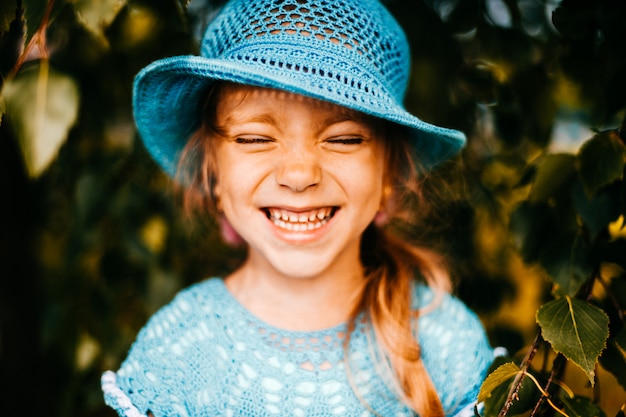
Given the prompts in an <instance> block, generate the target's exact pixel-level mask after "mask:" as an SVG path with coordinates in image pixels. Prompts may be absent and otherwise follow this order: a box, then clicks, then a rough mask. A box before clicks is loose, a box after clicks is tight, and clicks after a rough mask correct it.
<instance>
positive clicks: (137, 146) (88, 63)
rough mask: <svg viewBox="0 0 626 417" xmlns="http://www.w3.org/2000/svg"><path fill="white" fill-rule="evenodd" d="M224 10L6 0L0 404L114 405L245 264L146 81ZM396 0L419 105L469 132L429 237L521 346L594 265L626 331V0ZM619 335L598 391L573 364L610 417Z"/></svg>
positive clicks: (393, 5)
mask: <svg viewBox="0 0 626 417" xmlns="http://www.w3.org/2000/svg"><path fill="white" fill-rule="evenodd" d="M222 3H223V2H222V1H218V0H213V1H211V0H193V1H191V2H188V1H185V0H72V1H68V0H56V1H54V2H52V1H46V0H2V4H1V5H0V74H1V75H2V79H1V80H0V82H1V83H2V84H1V85H0V88H2V90H1V94H2V96H1V97H0V114H1V115H2V119H1V124H0V170H1V173H0V182H1V189H2V190H3V192H2V194H3V195H4V196H5V197H3V199H2V200H3V203H2V204H1V208H0V213H1V215H0V221H1V222H2V225H1V227H0V230H1V232H0V260H1V262H2V270H3V272H2V273H1V276H2V278H1V280H0V377H1V379H2V381H3V383H2V385H3V389H2V390H0V398H1V400H0V404H1V405H0V414H2V415H29V416H30V415H33V416H34V415H47V416H77V417H79V416H84V417H86V416H112V415H113V412H112V411H111V410H108V409H107V408H106V407H105V406H104V404H103V402H102V397H101V394H100V389H99V377H100V374H101V373H102V372H103V371H104V370H106V369H116V368H117V367H118V366H119V364H120V361H121V360H122V359H123V358H124V356H125V354H126V351H127V349H128V347H129V345H130V343H132V341H133V340H134V337H135V335H136V333H137V331H138V330H139V328H140V327H141V326H142V325H143V324H144V323H145V321H146V319H147V318H148V317H149V316H150V315H151V314H152V313H153V312H154V311H155V310H156V309H157V308H159V307H160V306H161V305H163V304H164V303H166V302H167V301H169V300H170V299H171V297H172V296H173V295H174V293H175V292H176V291H178V290H179V289H181V288H183V287H185V286H187V285H189V284H191V283H193V282H196V281H198V280H201V279H202V278H204V277H206V276H211V275H223V274H224V273H225V272H226V271H228V270H230V269H231V268H232V267H233V266H234V265H236V264H237V262H238V261H239V259H240V257H241V253H240V252H239V251H236V250H233V249H231V248H228V247H226V246H224V245H223V244H222V243H221V242H220V238H219V236H218V233H217V232H216V228H215V226H214V225H213V224H211V223H210V221H207V222H206V224H201V225H195V224H194V226H193V227H191V225H190V224H189V223H188V222H186V221H185V220H184V219H182V218H181V215H180V211H179V209H178V201H177V199H176V197H175V196H174V194H173V193H172V192H171V187H170V185H171V184H170V183H169V180H168V179H167V178H166V177H165V175H164V174H163V173H161V172H160V171H159V169H158V168H157V167H156V165H155V164H154V163H153V162H152V161H151V159H150V158H149V157H148V156H147V153H146V151H145V150H144V148H143V147H142V145H141V142H140V140H139V139H138V138H137V136H136V132H135V129H134V126H133V121H132V114H131V105H130V102H131V88H132V80H133V77H134V75H135V74H136V73H137V72H138V71H139V70H140V69H141V68H142V67H143V66H145V65H147V64H148V63H150V62H151V61H153V60H155V59H158V58H161V57H165V56H171V55H178V54H187V53H196V51H197V50H198V42H199V38H200V36H201V34H202V28H203V27H204V26H205V25H206V22H207V21H208V20H209V19H210V17H211V15H212V14H213V13H215V11H216V10H218V9H219V7H220V6H221V4H222ZM386 4H387V6H388V7H389V9H390V10H391V11H392V12H393V13H394V14H395V16H396V17H397V18H398V19H399V21H400V22H401V24H402V25H403V27H404V28H405V29H406V31H407V34H408V37H409V39H410V42H411V44H412V54H413V62H412V83H411V86H410V91H409V94H408V97H407V102H406V104H407V107H408V108H409V109H410V110H412V111H413V112H414V113H415V114H418V115H420V117H421V118H423V119H424V120H427V121H430V122H433V123H436V124H441V125H446V126H451V127H456V128H458V129H461V130H463V131H464V132H466V133H467V135H468V139H469V143H468V147H467V148H466V149H465V150H464V152H463V154H462V155H461V156H460V157H459V158H457V159H456V160H454V161H452V162H451V163H449V164H446V165H445V166H443V167H441V168H440V169H439V170H438V171H437V173H436V174H435V176H436V177H437V178H438V179H440V180H441V179H443V180H444V181H445V182H446V183H447V184H448V186H447V188H446V190H447V192H445V193H443V192H439V193H438V194H439V198H440V199H441V201H439V200H438V204H439V206H438V210H437V213H436V216H434V217H433V219H434V220H436V222H437V223H436V224H437V227H433V228H429V229H427V230H425V231H420V238H421V239H428V241H429V242H431V243H432V244H433V245H435V246H436V247H441V248H442V250H443V251H444V253H445V255H447V256H448V258H449V259H450V260H451V261H450V265H451V270H452V273H453V276H454V278H455V281H456V283H457V293H458V295H459V296H460V297H461V298H462V299H463V300H465V301H466V302H467V303H468V304H469V305H470V307H471V308H473V309H474V310H475V311H477V312H478V313H479V314H480V315H481V318H482V319H483V321H484V323H485V325H486V327H487V329H488V332H489V336H490V338H491V340H492V343H493V345H496V346H504V347H506V348H507V349H508V350H509V352H510V353H511V355H518V354H520V353H521V354H522V355H523V353H524V352H525V349H526V348H525V347H526V346H528V345H530V344H531V343H532V341H533V339H534V338H535V335H536V334H537V330H538V328H537V322H536V319H535V311H536V310H537V309H538V308H539V306H541V305H542V304H543V303H544V302H545V301H546V300H549V299H551V298H552V297H554V294H555V288H557V289H558V290H559V291H561V293H568V291H569V290H568V287H569V286H573V288H574V290H573V291H569V292H571V293H576V292H578V289H579V288H580V287H581V285H582V284H581V283H584V282H587V281H586V279H587V276H590V274H592V273H595V274H596V276H598V277H600V278H602V277H604V280H602V279H601V280H599V281H597V282H601V283H603V284H604V289H605V292H604V293H603V294H604V295H597V294H596V298H597V299H598V300H599V301H598V303H599V304H600V303H601V302H602V300H606V298H607V297H606V294H610V298H611V301H612V305H613V307H615V306H617V307H615V308H614V310H615V311H614V314H613V315H614V316H616V317H617V319H615V320H613V321H611V323H612V324H611V334H612V335H613V334H623V328H624V326H623V315H624V306H626V284H625V283H624V281H625V279H626V278H625V277H624V270H625V269H626V265H625V262H626V244H624V242H625V241H626V233H625V231H624V230H625V229H624V227H623V226H624V215H625V214H626V186H625V185H624V175H623V166H624V158H625V155H626V153H624V137H625V136H626V135H625V134H624V131H625V129H626V128H625V127H624V118H625V109H626V45H625V43H626V24H624V22H625V21H626V2H624V1H622V0H597V1H591V0H563V1H557V0H388V1H386ZM620 127H621V129H622V130H621V131H620V130H619V129H620ZM591 138H594V139H595V140H594V141H592V143H593V144H595V145H592V146H587V149H588V151H587V152H583V151H582V149H583V148H584V147H582V144H583V143H585V142H586V141H588V140H589V139H591ZM589 149H591V150H589ZM620 164H621V165H620ZM576 173H578V174H576ZM581 173H582V174H581ZM577 175H578V176H577ZM580 178H582V180H579V179H580ZM581 184H582V185H581ZM564 187H565V188H564ZM576 187H583V188H584V189H583V188H580V190H582V191H576V190H577V189H578V188H576ZM563 190H566V191H563ZM571 190H574V191H571ZM444 194H445V195H444ZM581 196H582V197H581ZM598 196H599V197H598ZM596 197H598V198H596ZM572 207H573V208H572ZM511 219H513V221H511ZM568 222H569V223H568ZM572 225H573V226H572ZM581 236H582V237H581ZM579 238H580V239H579ZM573 242H586V246H583V247H582V249H581V246H580V245H579V244H578V243H575V244H574V245H573ZM442 243H443V245H442ZM578 255H580V256H578ZM594 268H595V269H594ZM580 276H582V278H581V277H580ZM574 278H576V280H575V284H576V285H573V284H572V281H571V279H574ZM557 292H558V291H557ZM591 298H592V297H591V291H590V292H589V297H588V299H591ZM619 306H622V307H621V310H620V307H619ZM609 315H611V314H609ZM620 332H622V333H620ZM616 340H618V341H619V340H622V343H623V338H622V339H619V338H618V339H616ZM615 346H618V347H619V346H621V349H622V350H621V351H620V350H619V349H618V350H617V351H616V352H617V362H611V363H610V364H609V365H606V363H605V365H606V366H605V368H607V369H608V371H609V372H607V371H606V370H603V369H602V368H598V372H597V374H596V378H597V381H596V385H595V386H594V387H593V388H592V387H591V386H590V383H589V382H590V381H589V380H588V378H587V377H586V376H585V374H584V373H583V372H582V371H581V370H579V369H577V368H576V367H575V366H569V367H568V368H567V369H566V371H565V374H564V378H565V380H566V383H567V384H568V385H569V386H570V387H571V388H572V389H573V390H575V391H576V392H579V393H581V394H583V395H586V396H588V397H591V398H593V400H594V401H595V403H597V404H598V405H599V407H600V408H601V409H602V410H603V411H604V412H605V413H606V415H609V416H614V415H616V414H617V413H618V412H619V410H620V407H623V405H624V404H625V403H626V393H624V390H623V387H624V385H625V384H626V383H625V382H624V379H626V365H622V362H623V363H624V364H626V359H625V358H626V353H625V352H624V350H623V349H625V348H624V345H623V344H622V345H620V344H619V343H617V344H616V345H615ZM542 352H543V356H544V357H548V356H549V355H550V353H549V352H548V351H547V350H546V351H542ZM620 354H621V355H622V358H621V362H620V359H619V355H620ZM539 356H542V353H541V352H540V354H539ZM622 371H623V372H624V373H623V374H622V373H621V372H622ZM594 415H595V414H594Z"/></svg>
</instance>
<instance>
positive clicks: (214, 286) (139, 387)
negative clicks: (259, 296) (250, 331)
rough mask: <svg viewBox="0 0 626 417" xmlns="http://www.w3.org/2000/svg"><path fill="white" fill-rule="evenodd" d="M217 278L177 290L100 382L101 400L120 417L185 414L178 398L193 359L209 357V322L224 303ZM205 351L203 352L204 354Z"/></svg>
mask: <svg viewBox="0 0 626 417" xmlns="http://www.w3.org/2000/svg"><path fill="white" fill-rule="evenodd" d="M224 289H225V288H224V287H223V282H222V281H221V280H219V279H216V278H215V279H208V280H206V281H203V282H200V283H198V284H194V285H192V286H190V287H188V288H186V289H184V290H182V291H180V292H179V293H178V294H177V295H176V296H175V297H174V299H173V300H172V301H171V302H170V303H168V304H167V305H165V306H164V307H162V308H161V309H159V310H158V311H157V312H156V313H155V314H154V315H152V317H151V318H150V319H149V320H148V322H147V323H146V325H145V326H144V327H143V328H142V329H141V331H140V332H139V334H138V336H137V338H136V340H135V342H134V343H133V345H132V346H131V348H130V351H129V353H128V356H127V357H126V359H125V360H124V362H123V363H122V365H121V367H120V369H119V370H118V371H117V372H116V373H113V372H107V373H105V374H104V375H103V378H102V389H103V392H104V394H105V401H106V402H107V404H109V405H110V406H111V407H113V408H114V409H115V410H117V411H118V413H119V415H124V416H139V415H146V414H147V411H148V410H151V411H152V412H153V414H154V415H184V413H183V410H184V409H185V404H184V403H183V402H181V401H182V400H181V401H179V400H180V399H182V398H184V392H185V390H186V389H187V388H188V386H189V385H193V384H194V383H196V382H197V381H196V378H195V373H194V370H195V369H196V367H195V365H194V361H193V360H192V359H193V358H199V359H203V358H207V357H210V355H209V353H208V352H206V351H205V350H206V348H205V347H204V346H205V344H204V343H203V341H205V340H206V339H207V338H209V337H215V336H214V335H215V333H216V332H215V331H214V330H215V328H216V326H213V327H211V326H212V324H211V323H215V321H212V320H210V319H206V318H210V317H215V316H217V315H218V313H216V312H218V311H220V309H221V308H222V307H221V305H220V303H222V304H223V303H225V302H227V301H225V300H227V299H226V298H225V297H223V294H222V293H221V292H222V291H223V290H224ZM203 349H204V350H203Z"/></svg>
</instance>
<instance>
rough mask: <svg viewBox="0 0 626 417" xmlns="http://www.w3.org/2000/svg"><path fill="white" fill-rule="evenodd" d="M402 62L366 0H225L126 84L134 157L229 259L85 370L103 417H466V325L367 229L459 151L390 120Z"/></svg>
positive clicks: (425, 128)
mask: <svg viewBox="0 0 626 417" xmlns="http://www.w3.org/2000/svg"><path fill="white" fill-rule="evenodd" d="M408 64H409V52H408V46H407V40H406V38H405V35H404V33H403V32H402V30H401V29H400V27H399V26H398V24H397V23H396V21H395V20H394V19H393V18H392V17H391V15H390V14H389V13H388V12H387V11H386V10H385V9H384V8H383V7H382V6H381V5H380V4H379V3H377V2H376V1H374V0H232V1H231V2H230V3H228V4H227V5H226V6H225V7H224V9H223V10H222V12H221V13H220V14H219V15H218V16H217V17H216V18H215V19H214V20H213V22H212V23H211V24H210V25H209V27H208V29H207V31H206V34H205V36H204V39H203V42H202V55H201V56H200V57H196V56H183V57H174V58H169V59H164V60H160V61H157V62H155V63H153V64H151V65H149V66H148V67H147V68H145V69H144V70H143V71H142V72H141V73H140V74H139V75H138V76H137V78H136V80H135V90H134V110H135V118H136V122H137V126H138V129H139V132H140V135H141V137H142V139H143V141H144V143H145V145H146V147H147V149H148V150H149V151H150V152H151V154H152V156H153V157H154V159H155V160H156V161H157V162H158V163H159V164H160V165H161V166H162V167H163V168H164V170H165V171H166V172H168V173H169V174H170V175H171V176H172V177H175V178H176V179H177V180H178V182H179V183H180V184H181V186H182V187H183V188H184V190H185V201H186V202H187V205H188V206H190V207H191V208H192V209H193V210H196V211H198V210H199V211H200V212H202V213H205V214H208V213H211V214H213V215H214V216H216V218H217V219H218V221H219V222H220V223H221V224H222V227H223V229H224V230H223V231H224V232H228V233H226V235H228V236H230V237H231V240H232V239H233V238H234V239H236V240H238V241H240V242H242V243H243V244H245V247H246V250H247V252H246V253H247V256H246V258H245V261H244V262H243V264H242V265H241V266H240V267H239V268H238V269H236V270H235V271H233V272H232V273H231V274H230V275H228V276H226V277H224V278H211V279H208V280H206V281H204V282H201V283H198V284H196V285H193V286H192V287H190V288H188V289H186V290H184V291H182V292H181V293H180V294H178V296H177V297H176V298H175V299H174V300H173V301H172V302H171V303H170V304H169V305H167V306H165V307H164V308H162V309H161V310H160V311H159V312H158V313H156V314H155V315H154V316H153V317H152V318H151V319H150V321H149V322H148V324H147V325H146V326H145V328H144V329H143V330H142V331H141V332H140V334H139V336H138V338H137V341H136V342H135V343H134V345H133V346H132V348H131V350H130V353H129V356H128V358H127V359H126V360H125V362H124V363H123V364H122V366H121V368H120V369H119V371H117V373H114V372H107V373H105V374H104V375H103V377H102V387H103V391H104V394H105V399H106V402H107V404H109V405H110V406H111V407H113V408H114V409H116V410H117V412H118V413H119V414H120V415H121V416H154V417H165V416H316V417H317V416H354V417H356V416H359V417H360V416H384V417H387V416H411V415H416V414H417V415H420V416H423V417H424V416H429V417H430V416H443V415H457V414H459V413H467V415H472V414H473V409H472V407H473V404H474V402H475V399H476V396H477V392H478V389H479V386H480V384H481V381H482V379H483V378H484V376H485V372H486V369H487V367H488V366H489V364H490V362H491V359H492V350H491V348H490V347H489V344H488V342H487V340H486V337H485V334H484V331H483V329H482V327H481V325H480V322H479V321H478V319H477V318H476V316H475V315H474V314H472V313H471V312H470V311H469V310H468V309H467V308H466V307H465V306H464V305H463V304H462V303H461V302H460V301H458V300H457V299H455V298H453V297H452V296H450V295H449V294H448V293H447V292H448V291H449V282H448V278H447V275H446V274H445V272H444V271H443V269H442V267H441V262H440V260H439V258H438V257H437V256H435V254H434V253H432V252H430V251H428V250H425V249H422V248H417V247H414V246H412V245H410V244H409V243H407V242H405V241H403V240H401V239H399V238H397V237H394V235H392V234H391V232H390V231H389V230H387V229H388V228H389V226H387V225H388V224H389V223H390V222H391V221H393V220H394V219H398V218H400V219H405V220H406V219H410V216H411V215H412V213H414V211H412V210H413V209H414V205H415V202H416V198H417V197H418V196H419V191H420V190H419V186H418V185H419V181H418V180H419V177H420V176H421V173H423V171H424V170H426V169H429V168H431V167H433V166H434V165H435V164H437V163H438V162H440V161H442V160H444V159H446V158H448V157H449V156H451V155H453V154H455V153H456V152H457V151H458V150H459V149H460V148H461V147H462V146H463V144H464V141H465V139H464V136H463V134H462V133H460V132H458V131H454V130H449V129H443V128H440V127H436V126H433V125H430V124H427V123H424V122H422V121H421V120H419V119H418V118H416V117H415V116H412V115H411V114H409V113H407V112H406V110H404V108H403V106H402V99H403V96H404V92H405V88H406V86H407V81H408V66H409V65H408Z"/></svg>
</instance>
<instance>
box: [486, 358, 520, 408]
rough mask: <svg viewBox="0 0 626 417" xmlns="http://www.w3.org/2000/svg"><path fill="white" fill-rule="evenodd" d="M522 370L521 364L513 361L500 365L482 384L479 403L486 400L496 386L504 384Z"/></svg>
mask: <svg viewBox="0 0 626 417" xmlns="http://www.w3.org/2000/svg"><path fill="white" fill-rule="evenodd" d="M520 372H521V370H520V368H519V366H517V365H516V364H515V363H513V362H507V363H505V364H503V365H500V366H499V367H498V368H497V369H496V370H494V371H493V372H492V373H490V374H489V376H487V378H486V379H485V381H484V382H483V384H482V385H481V387H480V392H479V393H478V400H477V401H478V402H479V403H481V402H483V401H485V400H486V399H487V398H488V397H489V396H490V395H491V393H492V392H493V390H494V389H496V387H498V386H500V385H502V384H504V383H505V382H507V381H508V380H510V379H511V378H513V377H515V375H517V374H518V373H520Z"/></svg>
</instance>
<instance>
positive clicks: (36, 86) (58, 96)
mask: <svg viewBox="0 0 626 417" xmlns="http://www.w3.org/2000/svg"><path fill="white" fill-rule="evenodd" d="M3 95H4V99H5V101H6V109H7V117H8V118H9V119H10V120H11V125H12V126H13V128H14V129H15V134H16V136H17V138H18V140H19V145H20V149H21V151H22V157H23V159H24V163H25V165H26V169H27V171H28V174H29V176H30V177H31V178H36V177H38V176H39V175H41V173H42V172H43V171H44V170H45V169H46V168H47V167H48V165H50V163H51V162H52V161H53V160H54V158H55V157H56V155H57V152H58V150H59V148H60V147H61V145H63V143H64V142H65V140H66V139H67V134H68V132H69V130H70V128H71V127H72V126H73V125H74V123H75V121H76V118H77V116H78V103H79V91H78V86H77V85H76V82H75V81H74V80H73V79H72V78H70V77H69V76H67V75H64V74H61V73H58V72H56V71H51V70H49V67H48V61H46V60H43V61H41V62H40V64H39V65H37V66H31V67H29V68H26V69H24V70H23V71H22V72H21V73H19V74H18V75H17V76H16V77H15V78H13V79H11V80H10V81H8V82H7V83H6V84H5V86H4V90H3Z"/></svg>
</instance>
